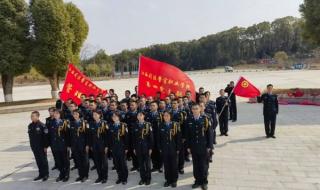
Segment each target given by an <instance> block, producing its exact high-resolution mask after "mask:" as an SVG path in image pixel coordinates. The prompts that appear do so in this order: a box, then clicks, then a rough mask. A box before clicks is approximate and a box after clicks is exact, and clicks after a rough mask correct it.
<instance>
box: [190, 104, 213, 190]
mask: <svg viewBox="0 0 320 190" xmlns="http://www.w3.org/2000/svg"><path fill="white" fill-rule="evenodd" d="M210 127H211V126H210V122H209V119H208V117H206V116H205V115H201V114H200V107H199V104H193V105H192V116H191V117H190V118H188V120H187V138H186V139H187V142H188V152H189V153H191V154H192V163H193V176H194V178H195V183H194V184H193V185H192V188H193V189H194V188H198V187H200V186H201V188H202V189H203V190H206V189H208V186H207V185H208V179H207V178H208V169H209V160H208V159H209V154H210V150H211V149H212V148H213V142H212V130H211V129H210Z"/></svg>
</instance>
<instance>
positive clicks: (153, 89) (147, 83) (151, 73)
mask: <svg viewBox="0 0 320 190" xmlns="http://www.w3.org/2000/svg"><path fill="white" fill-rule="evenodd" d="M138 80H139V81H138V83H139V84H138V94H139V96H140V95H142V94H145V95H146V96H153V97H154V96H155V95H156V93H157V92H161V98H164V97H165V96H167V95H169V94H170V93H172V92H173V93H174V94H176V96H179V97H180V96H184V95H185V93H186V91H187V90H190V92H191V94H192V99H193V100H195V87H194V84H193V81H192V80H191V79H190V78H189V77H188V76H187V75H186V74H185V73H184V72H182V71H181V70H180V69H178V68H176V67H174V66H172V65H170V64H167V63H164V62H160V61H156V60H153V59H150V58H147V57H144V56H140V65H139V79H138Z"/></svg>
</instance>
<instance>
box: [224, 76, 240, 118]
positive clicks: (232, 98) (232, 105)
mask: <svg viewBox="0 0 320 190" xmlns="http://www.w3.org/2000/svg"><path fill="white" fill-rule="evenodd" d="M233 89H234V82H233V81H231V82H230V83H229V85H228V86H227V87H226V88H225V89H224V91H225V92H226V93H228V97H229V99H230V105H229V112H230V120H232V122H236V121H237V100H236V95H235V94H234V93H233Z"/></svg>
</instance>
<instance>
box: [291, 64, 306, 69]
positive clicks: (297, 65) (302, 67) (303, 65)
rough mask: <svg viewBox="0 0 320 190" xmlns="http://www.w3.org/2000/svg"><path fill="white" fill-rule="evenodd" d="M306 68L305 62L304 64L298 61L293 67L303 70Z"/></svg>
mask: <svg viewBox="0 0 320 190" xmlns="http://www.w3.org/2000/svg"><path fill="white" fill-rule="evenodd" d="M304 68H305V64H303V63H296V64H294V65H292V69H297V70H301V69H304Z"/></svg>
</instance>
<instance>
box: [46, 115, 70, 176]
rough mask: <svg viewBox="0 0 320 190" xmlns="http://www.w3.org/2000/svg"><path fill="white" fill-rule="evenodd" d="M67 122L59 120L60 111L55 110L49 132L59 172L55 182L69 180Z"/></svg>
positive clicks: (68, 135)
mask: <svg viewBox="0 0 320 190" xmlns="http://www.w3.org/2000/svg"><path fill="white" fill-rule="evenodd" d="M68 125H69V123H68V121H67V120H62V119H61V111H59V110H55V112H54V121H53V124H52V128H51V129H50V130H49V135H50V145H51V149H52V151H53V152H54V154H55V155H56V159H57V163H56V164H57V167H58V170H59V172H60V174H59V177H58V178H57V179H56V182H59V181H61V180H62V181H63V182H66V181H68V180H69V173H70V160H69V153H70V133H69V132H70V131H69V127H68Z"/></svg>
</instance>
